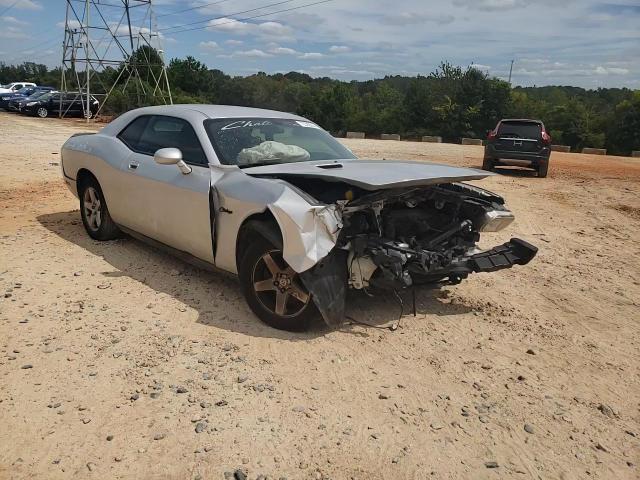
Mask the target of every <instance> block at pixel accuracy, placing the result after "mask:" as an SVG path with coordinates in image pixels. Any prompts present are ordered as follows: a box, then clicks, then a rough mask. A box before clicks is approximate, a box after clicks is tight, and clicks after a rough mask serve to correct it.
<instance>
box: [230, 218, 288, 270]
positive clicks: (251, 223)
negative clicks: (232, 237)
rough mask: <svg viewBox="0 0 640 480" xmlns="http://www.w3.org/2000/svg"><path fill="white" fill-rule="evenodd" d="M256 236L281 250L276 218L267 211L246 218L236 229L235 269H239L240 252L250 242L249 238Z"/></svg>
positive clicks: (279, 232)
mask: <svg viewBox="0 0 640 480" xmlns="http://www.w3.org/2000/svg"><path fill="white" fill-rule="evenodd" d="M253 234H258V235H260V236H262V237H263V238H264V239H266V240H268V241H269V242H271V243H272V244H273V245H274V246H276V247H279V248H282V231H281V230H280V226H279V225H278V221H277V220H276V217H275V216H274V215H273V213H271V210H269V209H267V210H265V211H264V212H262V213H256V214H253V215H250V216H249V217H247V218H246V219H245V220H244V221H243V222H242V224H241V225H240V228H239V229H238V237H237V239H236V267H237V268H240V262H241V261H242V252H244V251H245V250H246V248H247V246H248V245H249V243H250V242H251V236H252V235H253Z"/></svg>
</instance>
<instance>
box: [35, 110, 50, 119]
mask: <svg viewBox="0 0 640 480" xmlns="http://www.w3.org/2000/svg"><path fill="white" fill-rule="evenodd" d="M36 115H38V116H39V117H40V118H47V117H48V116H49V110H47V109H46V108H45V107H38V109H37V110H36Z"/></svg>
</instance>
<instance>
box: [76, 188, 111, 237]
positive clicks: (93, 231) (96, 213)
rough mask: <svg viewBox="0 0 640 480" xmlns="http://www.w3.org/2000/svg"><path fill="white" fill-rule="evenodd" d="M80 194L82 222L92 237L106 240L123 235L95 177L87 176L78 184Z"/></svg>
mask: <svg viewBox="0 0 640 480" xmlns="http://www.w3.org/2000/svg"><path fill="white" fill-rule="evenodd" d="M78 196H79V197H80V216H81V217H82V224H83V225H84V229H85V230H86V231H87V233H88V234H89V236H90V237H91V238H93V239H94V240H100V241H105V240H114V239H116V238H118V237H119V236H120V235H121V233H120V229H119V228H118V226H117V225H116V224H115V222H114V221H113V219H112V218H111V215H109V209H108V208H107V202H106V200H105V199H104V194H103V193H102V189H101V188H100V185H99V184H98V181H97V180H96V179H95V178H92V177H90V178H87V179H85V180H83V181H82V182H81V183H80V184H79V185H78Z"/></svg>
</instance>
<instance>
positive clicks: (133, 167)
mask: <svg viewBox="0 0 640 480" xmlns="http://www.w3.org/2000/svg"><path fill="white" fill-rule="evenodd" d="M139 166H140V164H139V163H138V162H129V170H137V169H138V167H139Z"/></svg>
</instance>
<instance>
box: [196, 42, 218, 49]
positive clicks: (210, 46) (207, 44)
mask: <svg viewBox="0 0 640 480" xmlns="http://www.w3.org/2000/svg"><path fill="white" fill-rule="evenodd" d="M199 47H200V49H201V50H207V51H213V50H218V49H219V48H220V46H219V45H218V43H217V42H214V41H213V40H210V41H208V42H200V44H199Z"/></svg>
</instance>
